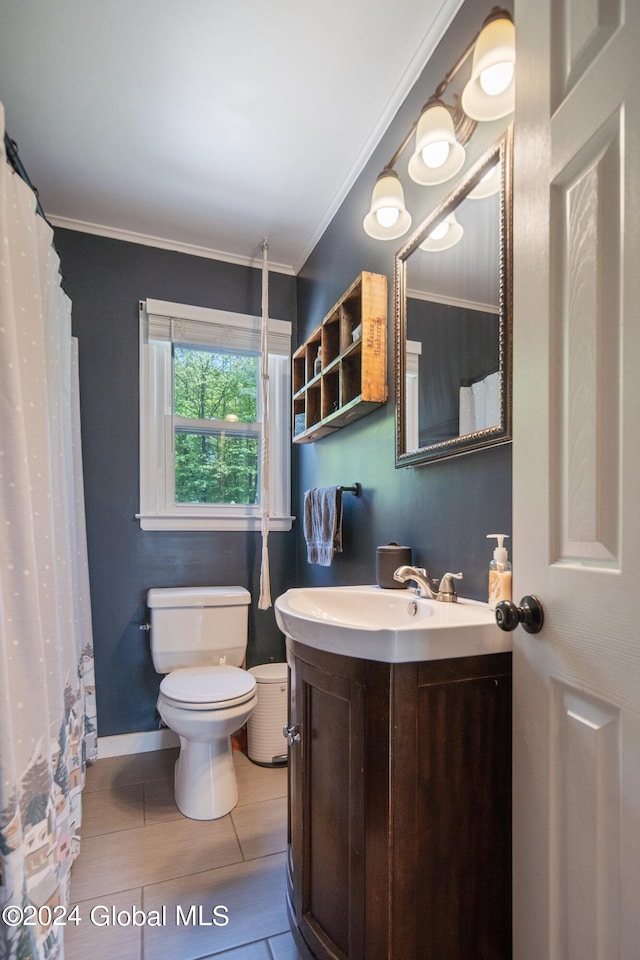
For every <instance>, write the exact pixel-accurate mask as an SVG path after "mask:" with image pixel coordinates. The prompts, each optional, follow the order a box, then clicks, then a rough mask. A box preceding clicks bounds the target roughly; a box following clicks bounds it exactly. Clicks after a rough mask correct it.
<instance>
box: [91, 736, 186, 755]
mask: <svg viewBox="0 0 640 960" xmlns="http://www.w3.org/2000/svg"><path fill="white" fill-rule="evenodd" d="M179 743H180V741H179V739H178V735H177V734H176V733H174V732H173V730H167V729H165V728H161V729H160V730H145V731H143V732H142V733H121V734H119V735H118V736H115V737H98V760H103V759H104V758H105V757H124V756H127V755H128V754H130V753H149V752H150V751H151V750H167V749H169V747H177V746H178V745H179Z"/></svg>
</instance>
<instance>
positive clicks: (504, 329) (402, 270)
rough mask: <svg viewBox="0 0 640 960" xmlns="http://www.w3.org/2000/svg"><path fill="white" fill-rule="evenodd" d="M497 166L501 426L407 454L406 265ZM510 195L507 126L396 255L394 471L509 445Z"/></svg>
mask: <svg viewBox="0 0 640 960" xmlns="http://www.w3.org/2000/svg"><path fill="white" fill-rule="evenodd" d="M498 160H500V161H501V162H502V177H501V186H500V262H499V271H500V275H499V289H500V301H499V369H500V374H501V376H500V424H499V425H498V426H495V427H487V428H486V429H484V430H478V431H477V432H475V433H468V434H465V435H463V436H461V437H451V438H450V439H448V440H441V441H439V442H438V443H433V444H430V445H428V446H425V447H420V448H418V449H417V450H407V449H406V425H407V417H406V363H407V358H406V340H407V309H406V307H407V299H406V289H407V284H406V275H407V271H406V261H407V260H408V258H409V257H410V256H411V254H412V253H414V251H415V250H416V249H417V248H418V246H419V245H420V244H421V243H422V241H423V240H424V239H425V238H426V237H427V236H428V234H429V233H431V231H432V230H433V228H434V227H435V226H436V225H437V224H438V223H439V222H440V221H441V220H443V219H444V218H445V217H446V216H448V214H449V213H451V211H452V210H454V209H455V208H456V207H457V206H458V205H459V204H460V203H461V202H462V201H463V200H464V198H465V196H466V195H467V194H468V193H469V192H470V190H472V189H473V187H475V186H476V184H477V183H479V181H480V180H481V179H482V177H483V175H484V174H485V173H486V171H487V170H488V169H489V167H491V166H492V165H493V164H494V163H496V162H497V161H498ZM512 191H513V125H512V124H510V125H509V127H508V128H507V129H506V130H505V132H504V134H503V135H502V136H501V137H500V139H499V140H498V141H497V142H496V143H495V144H494V145H493V146H492V147H491V148H490V149H489V150H488V151H487V152H486V153H485V154H484V155H483V156H482V157H481V158H480V159H479V160H478V161H477V162H476V163H475V164H474V165H473V166H472V167H471V168H470V169H469V171H468V172H467V173H466V174H465V176H464V177H463V178H462V179H461V180H460V182H459V183H458V184H457V185H456V186H455V188H454V189H453V190H452V191H451V193H450V194H449V195H448V196H447V197H446V198H445V199H444V200H443V201H442V203H441V204H439V206H438V207H436V209H435V210H433V211H432V213H431V214H429V216H428V217H427V219H426V220H424V221H423V222H422V223H421V224H420V226H419V227H418V228H417V230H416V231H414V233H413V234H412V235H411V237H410V239H409V240H408V241H407V242H406V243H405V245H404V246H403V247H402V248H401V249H400V250H399V251H398V252H397V253H396V256H395V263H394V349H395V387H396V467H411V466H415V465H417V464H421V463H429V462H431V461H432V460H442V459H444V458H447V457H456V456H460V455H461V454H465V453H471V452H472V451H474V450H481V449H484V448H485V447H490V446H495V445H497V444H503V443H509V442H510V441H511V393H512V305H513V289H512V288H513V281H512V275H513V252H512V226H513V225H512V209H513V204H512Z"/></svg>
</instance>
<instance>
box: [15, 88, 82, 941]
mask: <svg viewBox="0 0 640 960" xmlns="http://www.w3.org/2000/svg"><path fill="white" fill-rule="evenodd" d="M0 126H1V127H2V135H3V136H2V140H3V141H4V110H3V107H2V104H0ZM58 266H59V264H58V257H57V254H56V252H55V250H54V249H53V246H52V231H51V228H50V227H49V225H48V224H47V223H46V221H45V220H43V219H42V217H40V216H38V215H37V214H36V212H35V197H34V194H33V192H32V190H31V189H30V187H29V186H27V184H26V183H25V182H24V181H23V180H22V179H21V178H20V177H18V175H17V174H16V173H14V172H13V170H12V169H11V168H10V166H9V164H8V163H7V161H6V155H5V151H4V145H3V146H2V148H1V156H0V883H1V890H0V897H1V899H0V909H2V911H3V913H2V922H0V956H2V957H7V958H8V960H13V958H16V960H17V958H34V960H45V958H62V956H63V947H62V932H63V930H64V926H62V925H59V923H60V920H61V919H64V913H65V911H66V909H67V907H68V896H69V878H70V870H71V864H72V863H73V860H74V858H75V856H76V855H77V853H78V849H79V828H80V819H81V791H82V787H83V785H84V776H85V768H86V763H87V760H88V759H91V758H92V757H93V756H95V752H96V737H97V733H96V717H95V700H94V697H95V690H94V679H93V641H92V634H91V615H90V608H89V582H88V572H87V554H86V536H85V526H84V503H83V488H82V472H81V459H80V424H79V403H78V388H77V362H76V356H75V348H74V344H73V343H72V338H71V304H70V301H69V300H68V298H67V296H66V295H65V293H64V292H63V291H62V289H61V286H60V276H59V274H58ZM56 919H57V920H58V923H55V922H54V921H55V920H56Z"/></svg>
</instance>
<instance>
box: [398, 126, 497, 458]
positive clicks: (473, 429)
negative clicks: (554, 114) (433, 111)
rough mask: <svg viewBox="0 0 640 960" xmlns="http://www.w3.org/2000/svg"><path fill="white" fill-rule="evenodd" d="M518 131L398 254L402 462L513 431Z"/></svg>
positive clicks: (467, 448) (451, 451) (440, 454)
mask: <svg viewBox="0 0 640 960" xmlns="http://www.w3.org/2000/svg"><path fill="white" fill-rule="evenodd" d="M509 143H510V135H509V134H507V135H505V137H503V138H502V139H501V140H500V141H499V143H498V144H496V145H495V147H494V148H493V149H492V150H490V151H489V152H488V154H487V155H486V156H485V157H483V158H482V159H481V160H480V161H479V162H478V163H477V164H476V165H475V166H474V167H473V168H472V170H471V171H470V172H469V174H468V175H467V176H466V177H465V178H463V180H461V182H460V183H459V184H458V186H457V187H456V188H455V190H454V191H453V192H452V193H451V194H450V195H449V197H448V198H447V199H446V200H445V201H444V203H443V204H441V205H440V207H438V209H437V210H435V211H434V212H433V213H432V214H431V215H430V216H429V217H428V218H427V220H426V221H425V222H424V224H422V226H421V227H420V228H419V229H418V230H417V231H416V233H415V234H414V235H413V237H412V238H411V239H410V240H409V242H408V243H407V245H406V246H405V247H404V248H403V249H402V250H401V251H400V252H399V253H398V255H397V257H396V402H397V413H398V416H397V424H398V429H397V440H398V444H397V457H396V465H397V466H402V465H405V464H407V465H409V464H414V463H416V462H422V461H423V460H432V459H437V458H441V457H447V456H454V455H457V454H459V453H465V452H468V451H470V450H474V449H477V448H478V447H482V446H487V445H490V444H495V443H504V442H506V441H507V440H509V439H510V363H509V360H510V341H511V337H510V315H509V314H510V307H509V304H510V229H509V221H510V179H511V178H510V169H509V163H510V151H509V150H508V149H507V148H508V145H509Z"/></svg>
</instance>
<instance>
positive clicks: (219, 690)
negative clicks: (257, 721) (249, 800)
mask: <svg viewBox="0 0 640 960" xmlns="http://www.w3.org/2000/svg"><path fill="white" fill-rule="evenodd" d="M257 701H258V698H257V693H256V682H255V678H254V677H253V676H252V675H251V674H250V673H248V672H247V671H246V670H241V669H240V668H239V667H232V666H224V665H221V666H217V667H185V668H181V669H178V670H173V671H172V672H171V673H169V674H167V676H166V677H165V678H164V679H163V680H162V682H161V684H160V693H159V695H158V713H159V714H160V716H161V717H162V719H163V720H164V722H165V723H166V725H167V726H168V727H169V729H170V730H173V731H174V732H175V733H177V734H178V736H179V737H180V754H179V756H178V759H177V761H176V765H175V771H174V791H175V801H176V805H177V807H178V809H179V810H180V812H181V813H183V814H184V816H185V817H189V818H190V819H192V820H215V819H217V818H218V817H223V816H225V814H227V813H229V811H230V810H232V809H233V808H234V807H235V805H236V803H237V802H238V785H237V780H236V774H235V768H234V764H233V749H232V745H231V734H232V733H235V731H236V730H238V729H239V728H240V727H242V726H243V725H244V724H245V723H246V722H247V720H248V719H249V717H250V715H251V713H252V712H253V710H254V707H255V706H256V703H257Z"/></svg>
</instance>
